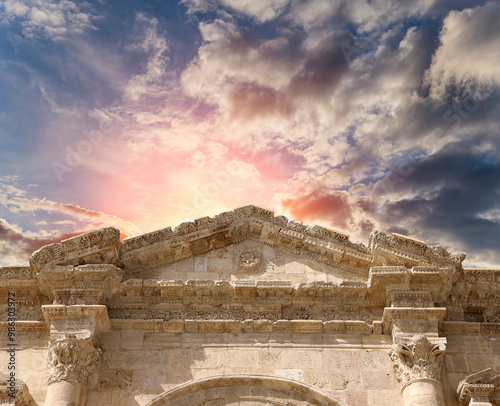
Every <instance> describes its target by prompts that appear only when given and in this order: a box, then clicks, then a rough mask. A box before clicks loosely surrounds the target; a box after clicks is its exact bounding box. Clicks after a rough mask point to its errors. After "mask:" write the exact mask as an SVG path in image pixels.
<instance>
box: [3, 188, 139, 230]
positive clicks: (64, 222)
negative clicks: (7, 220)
mask: <svg viewBox="0 0 500 406" xmlns="http://www.w3.org/2000/svg"><path fill="white" fill-rule="evenodd" d="M0 206H3V208H4V209H5V210H7V211H8V212H9V213H11V214H13V215H15V216H18V217H20V218H29V217H31V218H36V217H37V216H40V215H41V216H45V217H46V218H47V217H49V218H51V217H50V216H55V217H56V218H54V219H53V220H52V221H50V222H47V221H45V223H42V224H40V225H44V226H45V225H49V226H50V227H52V232H53V233H54V234H58V233H60V229H59V227H60V226H64V227H66V228H67V227H70V229H72V230H74V229H75V228H76V229H82V230H87V231H89V230H92V229H95V228H102V227H108V226H112V227H116V228H118V229H120V230H121V231H122V233H123V234H124V235H126V236H132V235H136V234H140V233H141V230H140V229H139V228H138V227H137V226H136V225H135V224H133V223H132V222H130V221H125V220H122V219H121V218H119V217H117V216H115V215H112V214H106V213H102V212H96V211H93V210H88V209H85V208H83V207H80V206H78V205H73V204H67V203H59V202H55V201H53V200H48V199H39V198H36V197H33V196H31V195H30V193H28V192H27V191H25V190H23V189H20V188H18V187H16V186H14V185H12V184H8V183H5V181H1V182H0ZM64 217H69V218H64ZM42 221H43V220H42ZM36 222H37V221H36V220H35V224H36ZM18 232H20V230H18ZM49 232H50V230H47V231H46V232H45V233H49Z"/></svg>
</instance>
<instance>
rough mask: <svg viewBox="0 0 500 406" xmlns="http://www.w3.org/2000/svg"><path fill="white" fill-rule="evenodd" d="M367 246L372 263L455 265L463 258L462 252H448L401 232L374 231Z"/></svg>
mask: <svg viewBox="0 0 500 406" xmlns="http://www.w3.org/2000/svg"><path fill="white" fill-rule="evenodd" d="M368 248H369V249H370V250H371V251H372V252H373V265H375V266H376V265H382V266H387V265H389V266H390V265H395V266H398V265H404V266H405V267H407V268H411V267H413V266H418V265H423V266H425V265H429V266H438V267H456V266H459V265H460V264H461V263H462V261H463V260H464V259H465V256H466V255H465V254H464V253H463V252H452V253H449V252H448V251H446V250H445V249H444V248H442V247H441V246H439V245H438V246H431V247H429V246H428V245H427V244H426V243H425V242H423V241H419V240H416V239H414V238H409V237H406V236H403V235H401V234H397V233H392V234H386V233H382V232H380V231H375V232H373V233H372V234H371V235H370V241H369V243H368Z"/></svg>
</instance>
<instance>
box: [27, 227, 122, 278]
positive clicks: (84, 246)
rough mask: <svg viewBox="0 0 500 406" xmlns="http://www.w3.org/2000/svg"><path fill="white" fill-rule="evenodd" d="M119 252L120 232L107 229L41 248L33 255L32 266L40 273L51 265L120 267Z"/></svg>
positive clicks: (111, 228)
mask: <svg viewBox="0 0 500 406" xmlns="http://www.w3.org/2000/svg"><path fill="white" fill-rule="evenodd" d="M119 251H120V230H117V229H116V228H113V227H106V228H103V229H102V230H95V231H91V232H89V233H85V234H82V235H79V236H76V237H72V238H69V239H67V240H64V241H62V242H61V243H60V244H50V245H47V246H45V247H42V248H40V249H39V250H38V251H35V252H34V253H33V254H32V255H31V257H30V266H31V269H33V270H34V271H35V272H40V270H41V269H42V268H44V267H47V266H50V265H74V264H114V265H120V259H119V255H120V254H119Z"/></svg>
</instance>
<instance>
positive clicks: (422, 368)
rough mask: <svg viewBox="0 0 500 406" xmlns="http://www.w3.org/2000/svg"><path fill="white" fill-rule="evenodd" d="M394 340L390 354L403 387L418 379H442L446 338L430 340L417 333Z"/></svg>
mask: <svg viewBox="0 0 500 406" xmlns="http://www.w3.org/2000/svg"><path fill="white" fill-rule="evenodd" d="M394 341H395V342H394V344H393V346H392V348H391V350H390V351H389V355H390V357H391V360H392V363H393V368H394V371H395V372H396V378H397V380H398V381H399V382H400V383H401V387H402V389H404V388H405V387H406V386H408V385H409V384H410V383H411V382H412V381H413V380H417V379H434V380H437V381H440V380H441V368H442V365H443V356H444V353H445V351H446V339H445V338H435V339H431V340H429V339H428V338H427V337H425V336H423V335H416V336H414V337H413V338H412V339H410V340H407V339H403V338H399V337H395V339H394Z"/></svg>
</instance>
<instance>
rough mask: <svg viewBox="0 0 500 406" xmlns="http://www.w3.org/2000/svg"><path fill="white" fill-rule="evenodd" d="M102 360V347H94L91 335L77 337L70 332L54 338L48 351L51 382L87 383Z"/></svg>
mask: <svg viewBox="0 0 500 406" xmlns="http://www.w3.org/2000/svg"><path fill="white" fill-rule="evenodd" d="M100 362H101V349H100V348H96V347H94V344H93V342H92V338H91V337H88V338H77V337H76V335H74V334H69V335H67V337H65V338H62V339H55V340H52V341H51V342H50V343H49V349H48V352H47V366H48V368H49V378H48V379H49V383H51V382H56V381H70V380H73V381H78V382H80V383H81V384H83V385H87V383H88V380H89V377H90V375H91V374H92V373H93V372H94V371H95V370H96V369H97V368H98V367H99V364H100Z"/></svg>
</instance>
